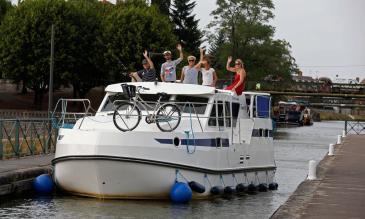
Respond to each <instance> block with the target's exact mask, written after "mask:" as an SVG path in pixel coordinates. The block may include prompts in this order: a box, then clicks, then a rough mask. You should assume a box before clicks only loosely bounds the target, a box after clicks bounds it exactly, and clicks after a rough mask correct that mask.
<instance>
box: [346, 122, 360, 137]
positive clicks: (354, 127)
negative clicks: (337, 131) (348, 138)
mask: <svg viewBox="0 0 365 219" xmlns="http://www.w3.org/2000/svg"><path fill="white" fill-rule="evenodd" d="M345 133H346V134H356V135H361V134H365V121H345Z"/></svg>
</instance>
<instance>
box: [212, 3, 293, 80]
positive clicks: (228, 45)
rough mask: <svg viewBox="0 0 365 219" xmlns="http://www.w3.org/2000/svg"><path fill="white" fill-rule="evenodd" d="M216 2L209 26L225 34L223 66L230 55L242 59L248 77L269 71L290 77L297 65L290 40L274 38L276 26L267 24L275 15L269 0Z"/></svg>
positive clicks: (222, 49) (221, 60) (257, 78)
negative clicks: (291, 51) (288, 41)
mask: <svg viewBox="0 0 365 219" xmlns="http://www.w3.org/2000/svg"><path fill="white" fill-rule="evenodd" d="M217 6H218V7H217V9H216V10H214V11H213V12H212V14H213V15H214V21H213V22H211V23H210V27H216V28H217V29H218V31H223V32H224V33H225V35H226V36H227V41H226V42H225V43H224V44H222V45H221V53H220V57H219V59H220V62H221V64H222V65H223V66H224V63H225V61H226V60H224V59H225V58H226V57H227V56H228V55H232V56H233V57H236V58H238V57H240V58H242V59H243V61H244V62H245V67H246V70H247V71H248V78H249V79H250V80H260V79H262V78H264V77H265V76H266V75H268V74H276V75H280V76H281V77H283V78H290V74H291V73H292V72H293V71H295V69H296V65H295V60H294V59H293V58H292V57H291V55H290V50H289V49H290V45H289V43H287V42H286V41H284V40H274V39H273V36H274V32H275V28H274V27H272V26H270V25H269V21H270V20H271V19H272V18H273V17H274V15H273V13H272V10H273V9H274V5H273V3H272V0H231V1H227V0H217Z"/></svg>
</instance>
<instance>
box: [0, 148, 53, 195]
mask: <svg viewBox="0 0 365 219" xmlns="http://www.w3.org/2000/svg"><path fill="white" fill-rule="evenodd" d="M53 157H54V154H51V155H39V156H30V157H24V158H18V159H10V160H0V196H2V195H10V194H13V193H22V192H27V191H30V190H32V182H33V179H34V178H35V177H37V176H39V175H41V174H43V173H50V172H51V166H50V165H51V160H52V159H53Z"/></svg>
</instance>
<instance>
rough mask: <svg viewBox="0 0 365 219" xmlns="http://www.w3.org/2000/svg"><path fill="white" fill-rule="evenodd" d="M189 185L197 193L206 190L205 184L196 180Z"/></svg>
mask: <svg viewBox="0 0 365 219" xmlns="http://www.w3.org/2000/svg"><path fill="white" fill-rule="evenodd" d="M189 187H190V189H191V190H193V191H194V192H197V193H204V192H205V186H203V185H202V184H200V183H198V182H195V181H190V182H189Z"/></svg>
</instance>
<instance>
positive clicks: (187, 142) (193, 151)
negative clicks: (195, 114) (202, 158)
mask: <svg viewBox="0 0 365 219" xmlns="http://www.w3.org/2000/svg"><path fill="white" fill-rule="evenodd" d="M189 111H190V131H191V134H192V136H193V141H194V150H192V151H190V150H189V142H190V135H189V134H190V131H185V133H186V136H187V140H186V152H187V153H188V154H194V153H195V151H196V142H195V134H194V130H193V119H192V116H191V106H190V104H189Z"/></svg>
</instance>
